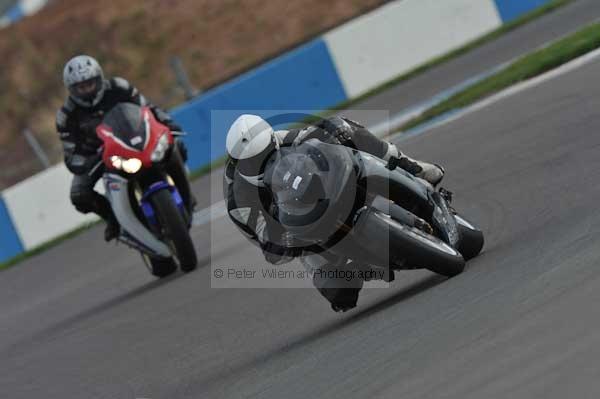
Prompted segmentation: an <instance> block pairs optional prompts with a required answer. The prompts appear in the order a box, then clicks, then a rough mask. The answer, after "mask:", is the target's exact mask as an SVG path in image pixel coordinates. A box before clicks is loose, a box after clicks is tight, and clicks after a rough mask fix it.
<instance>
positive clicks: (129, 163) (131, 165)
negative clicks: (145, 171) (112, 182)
mask: <svg viewBox="0 0 600 399" xmlns="http://www.w3.org/2000/svg"><path fill="white" fill-rule="evenodd" d="M141 168H142V161H140V160H139V159H137V158H129V159H127V160H125V161H123V170H124V171H125V172H127V173H131V174H133V173H137V172H138V171H139V170H140V169H141Z"/></svg>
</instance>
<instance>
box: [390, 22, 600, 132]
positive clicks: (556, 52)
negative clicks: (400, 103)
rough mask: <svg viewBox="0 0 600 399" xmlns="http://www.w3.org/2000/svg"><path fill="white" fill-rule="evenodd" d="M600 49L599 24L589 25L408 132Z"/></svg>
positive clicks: (445, 104)
mask: <svg viewBox="0 0 600 399" xmlns="http://www.w3.org/2000/svg"><path fill="white" fill-rule="evenodd" d="M599 47H600V23H594V24H592V25H589V26H587V27H585V28H583V29H581V30H579V31H577V32H575V33H573V34H571V35H569V36H567V37H565V38H563V39H560V40H558V41H556V42H554V43H552V44H550V45H549V46H546V47H544V48H542V49H540V50H537V51H534V52H533V53H530V54H528V55H526V56H524V57H522V58H520V59H518V60H517V61H515V62H514V63H512V64H511V65H509V66H508V67H506V68H505V69H503V70H502V71H500V72H498V73H497V74H495V75H493V76H490V77H489V78H487V79H484V80H482V81H481V82H479V83H476V84H474V85H473V86H470V87H468V88H466V89H465V90H463V91H461V92H459V93H457V94H455V95H453V96H451V97H450V98H448V99H447V100H445V101H442V102H441V103H439V104H437V105H435V106H434V107H432V108H430V109H428V110H427V111H425V112H424V113H423V114H422V115H420V116H418V117H417V118H415V119H413V120H411V121H409V122H407V123H406V124H405V125H403V126H401V127H400V128H399V129H398V130H397V131H403V130H407V129H410V128H413V127H416V126H417V125H420V124H422V123H424V122H427V121H430V120H432V119H433V118H436V117H438V116H440V115H443V114H445V113H447V112H450V111H452V110H456V109H459V108H464V107H466V106H468V105H471V104H473V103H475V102H477V101H478V100H481V99H483V98H484V97H488V96H490V95H493V94H495V93H497V92H499V91H501V90H503V89H506V88H508V87H510V86H512V85H514V84H516V83H519V82H522V81H524V80H527V79H531V78H533V77H536V76H539V75H541V74H543V73H544V72H547V71H549V70H552V69H554V68H557V67H559V66H561V65H563V64H565V63H567V62H569V61H571V60H573V59H575V58H577V57H580V56H582V55H584V54H586V53H589V52H590V51H592V50H595V49H597V48H599Z"/></svg>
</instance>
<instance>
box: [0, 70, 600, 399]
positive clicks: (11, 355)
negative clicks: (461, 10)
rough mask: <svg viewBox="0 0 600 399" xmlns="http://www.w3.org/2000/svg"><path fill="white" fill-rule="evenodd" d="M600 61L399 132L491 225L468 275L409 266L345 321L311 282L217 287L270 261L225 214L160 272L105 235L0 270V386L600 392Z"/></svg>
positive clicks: (282, 393) (146, 393)
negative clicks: (225, 275) (412, 131)
mask: <svg viewBox="0 0 600 399" xmlns="http://www.w3.org/2000/svg"><path fill="white" fill-rule="evenodd" d="M599 70H600V62H598V61H597V62H593V63H591V64H588V65H586V66H584V67H582V68H580V69H577V70H575V71H573V72H570V73H568V74H566V75H563V76H561V77H559V78H557V79H554V80H551V81H548V82H546V83H544V84H542V85H540V86H538V87H535V88H532V89H529V90H527V91H525V92H522V93H520V94H518V95H515V96H513V97H510V98H507V99H505V100H502V101H500V102H498V103H496V104H494V105H492V106H489V107H487V108H485V109H483V110H480V111H478V112H476V113H473V114H470V115H467V116H465V117H464V118H461V119H459V120H457V121H454V122H452V123H450V124H447V125H444V126H442V127H439V128H437V129H435V130H433V131H431V132H428V133H426V134H423V135H421V136H417V137H414V138H411V139H409V140H407V141H404V142H403V143H402V148H403V149H405V150H406V151H407V152H409V153H411V154H413V155H415V156H417V157H422V158H427V159H434V160H436V161H438V162H440V163H442V164H443V165H445V166H446V168H447V171H448V175H447V179H446V182H445V185H446V186H447V187H448V188H450V189H452V190H453V191H455V192H456V193H457V195H456V199H455V205H456V207H457V208H458V209H459V210H461V211H463V212H464V213H465V214H466V215H469V216H470V218H471V219H472V220H473V221H475V222H476V223H477V224H479V225H480V226H482V228H483V229H484V231H485V233H486V237H487V244H486V248H485V252H484V253H483V254H482V255H481V256H480V257H479V258H477V259H476V260H474V261H472V262H470V263H469V264H468V267H467V270H466V271H465V273H463V274H462V275H460V276H458V277H455V278H453V279H450V280H446V279H444V278H441V277H438V276H436V275H434V274H431V273H429V272H426V271H417V272H402V273H398V274H397V280H396V282H394V283H393V284H392V287H391V288H389V289H372V290H365V291H363V293H362V295H361V300H360V306H359V308H357V309H356V310H353V311H351V312H348V313H346V314H342V315H340V314H335V313H333V312H331V311H330V310H329V307H328V306H327V305H326V303H325V302H324V300H323V299H321V298H320V296H319V294H318V293H317V292H316V291H315V290H312V289H310V290H309V289H278V290H275V289H270V290H265V289H211V288H210V281H211V264H212V266H213V267H227V265H239V264H244V263H247V264H252V263H255V262H260V256H259V254H258V253H257V251H256V250H255V249H254V248H253V247H251V246H250V245H249V244H247V243H246V242H245V240H244V238H243V237H241V235H239V234H238V233H237V232H236V231H235V229H234V228H233V227H232V226H231V224H230V223H229V222H228V221H227V220H226V219H219V220H217V221H215V222H214V223H213V224H212V225H210V226H206V227H205V228H197V229H195V230H194V240H195V242H196V245H197V249H198V252H199V255H200V258H201V268H200V269H199V270H197V271H196V272H193V273H191V274H188V275H181V274H178V275H176V276H174V277H172V278H169V279H167V280H163V281H156V280H154V279H153V278H152V277H151V276H150V275H149V274H148V273H147V271H146V270H145V269H144V268H143V266H142V265H141V263H140V261H139V258H138V256H137V255H136V254H134V253H132V252H131V251H129V250H127V249H126V248H123V247H114V246H112V245H111V246H107V244H105V243H103V242H102V240H101V229H93V230H90V231H87V232H85V233H84V234H82V235H81V236H78V237H76V238H74V239H72V240H70V241H67V242H65V243H63V244H61V245H60V246H58V247H55V248H53V249H51V250H49V251H47V252H45V253H44V254H43V255H41V256H38V257H34V258H32V259H30V260H28V261H26V262H24V263H22V264H20V265H18V266H17V267H14V268H12V269H9V270H6V271H4V272H2V273H0V397H2V398H4V397H6V398H11V399H14V398H27V399H30V398H38V397H39V398H61V399H63V398H152V399H155V398H200V397H206V398H221V397H222V398H229V397H265V398H296V397H298V398H307V397H310V398H313V397H315V398H338V397H339V398H345V399H347V398H366V397H377V398H461V399H463V398H486V399H487V398H507V397H510V398H535V397H540V398H541V397H543V398H561V399H562V398H565V397H567V398H570V397H577V398H596V397H597V396H598V393H599V392H600V382H599V381H598V375H600V365H599V363H598V361H597V359H598V357H599V356H600V336H599V335H598V334H597V329H598V328H599V327H600V323H599V320H600V306H599V305H600V270H599V269H598V264H600V251H599V250H598V248H599V245H598V244H599V243H600V214H599V213H598V212H597V202H598V201H597V199H598V198H599V197H600V186H599V185H598V184H597V180H598V177H599V175H598V171H599V170H600V156H598V154H600V135H598V134H597V132H598V131H600V111H599V110H600V85H597V84H595V83H596V82H598V76H599V72H598V71H599ZM196 187H197V189H198V190H197V191H198V194H199V195H206V193H205V192H204V191H202V188H204V189H206V187H209V186H207V185H206V184H205V185H203V186H202V187H198V186H196ZM217 196H218V194H217V193H214V195H212V197H215V198H216V197H217ZM209 197H210V196H209ZM212 199H213V200H214V198H212ZM210 200H211V199H208V200H207V201H210ZM233 283H235V284H237V283H238V282H233Z"/></svg>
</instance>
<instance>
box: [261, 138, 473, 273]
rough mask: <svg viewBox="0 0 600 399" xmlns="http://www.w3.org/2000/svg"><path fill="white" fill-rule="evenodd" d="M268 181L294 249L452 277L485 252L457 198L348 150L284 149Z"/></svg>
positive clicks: (270, 164)
mask: <svg viewBox="0 0 600 399" xmlns="http://www.w3.org/2000/svg"><path fill="white" fill-rule="evenodd" d="M264 182H265V184H266V186H267V187H269V188H270V190H271V191H272V196H273V205H272V207H273V208H274V209H273V212H272V213H271V214H274V215H275V218H276V220H277V221H278V222H279V223H280V224H281V225H282V227H283V228H284V229H285V231H287V238H286V240H287V243H283V244H285V245H288V246H289V245H290V243H293V245H294V246H296V247H301V248H306V249H307V250H308V251H312V252H318V251H322V252H323V253H324V254H328V255H334V256H336V257H341V258H347V259H348V260H352V261H354V262H355V263H357V264H367V265H373V266H378V267H385V268H387V267H388V266H389V268H390V269H392V270H406V269H419V268H426V269H429V270H431V271H433V272H435V273H439V274H441V275H444V276H449V277H451V276H455V275H457V274H459V273H461V272H462V271H463V270H464V267H465V260H469V259H471V258H473V257H475V256H477V255H478V254H479V253H480V252H481V250H482V248H483V243H484V238H483V233H482V232H481V231H480V230H479V229H477V228H476V227H474V226H473V225H472V224H471V223H469V222H468V221H467V220H465V219H464V218H463V217H461V216H460V215H458V214H457V213H456V211H455V210H454V209H453V208H452V207H451V206H450V205H449V204H450V201H451V193H450V192H449V191H446V190H444V189H439V190H435V189H434V188H433V187H432V186H431V185H430V184H429V183H427V182H425V181H423V180H421V179H418V178H416V177H414V176H413V175H411V174H410V173H408V172H406V171H404V170H402V169H400V168H396V167H395V165H391V164H389V163H386V162H385V161H383V160H381V159H379V158H376V157H374V156H372V155H369V154H366V153H364V152H360V151H356V150H353V149H351V148H348V147H344V146H341V145H334V144H327V143H323V142H321V141H319V140H308V141H306V142H304V143H302V144H299V145H294V146H290V147H284V148H281V149H280V150H279V151H277V152H276V153H275V154H274V155H273V156H272V157H271V158H270V159H269V160H268V161H267V168H266V171H265V176H264Z"/></svg>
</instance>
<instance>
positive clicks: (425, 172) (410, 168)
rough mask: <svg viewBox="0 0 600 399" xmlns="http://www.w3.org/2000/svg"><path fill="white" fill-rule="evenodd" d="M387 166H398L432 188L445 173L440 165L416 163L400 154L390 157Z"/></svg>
mask: <svg viewBox="0 0 600 399" xmlns="http://www.w3.org/2000/svg"><path fill="white" fill-rule="evenodd" d="M388 165H391V166H398V167H400V168H402V169H404V170H405V171H407V172H408V173H410V174H411V175H413V176H416V177H418V178H421V179H423V180H425V181H427V182H428V183H430V184H431V185H432V186H434V187H435V186H437V185H438V184H440V182H441V181H442V179H443V178H444V173H445V171H444V168H442V167H441V166H440V165H436V164H431V163H428V162H423V161H418V160H416V159H412V158H410V157H408V156H406V154H402V153H400V156H399V157H393V156H392V157H390V160H389V163H388Z"/></svg>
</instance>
